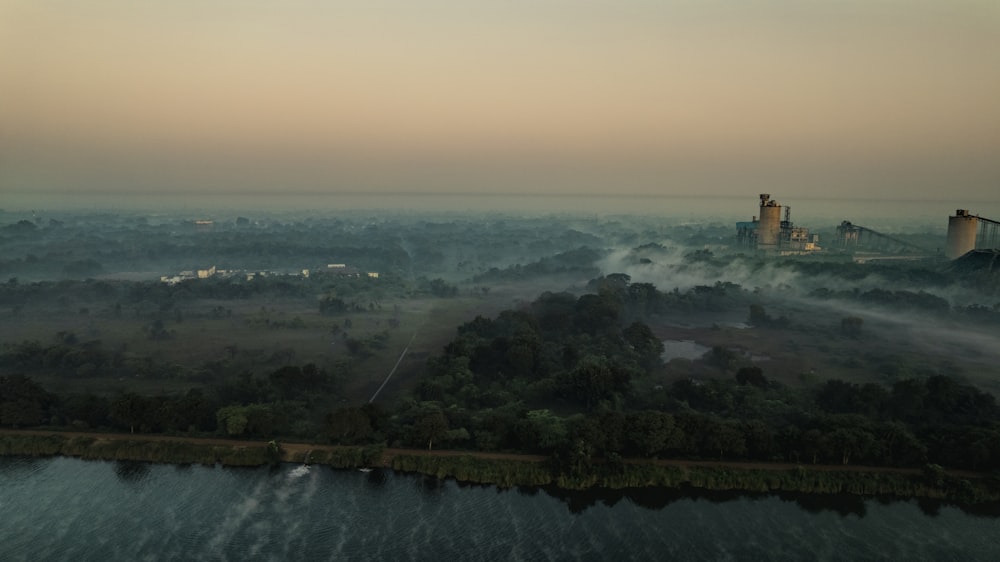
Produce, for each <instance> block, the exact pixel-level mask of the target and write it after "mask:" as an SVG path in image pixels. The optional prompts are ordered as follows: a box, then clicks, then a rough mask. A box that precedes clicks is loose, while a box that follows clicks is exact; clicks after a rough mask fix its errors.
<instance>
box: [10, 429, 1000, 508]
mask: <svg viewBox="0 0 1000 562" xmlns="http://www.w3.org/2000/svg"><path fill="white" fill-rule="evenodd" d="M0 455H26V456H56V455H64V456H72V457H78V458H82V459H94V460H130V461H146V462H161V463H179V464H187V463H191V464H193V463H198V464H206V465H214V464H221V465H224V466H262V465H267V464H273V463H276V462H282V461H284V462H309V463H310V464H320V465H329V466H332V467H335V468H355V467H370V466H388V467H391V468H392V469H394V470H397V471H400V472H411V473H419V474H426V475H430V476H434V477H437V478H455V479H456V480H460V481H463V482H474V483H479V484H494V485H497V486H500V487H512V486H547V485H551V486H557V487H559V488H564V489H569V490H583V489H587V488H592V487H602V488H610V489H622V488H642V487H663V488H678V487H684V486H689V487H693V488H700V489H706V490H739V491H747V492H802V493H813V494H855V495H865V496H876V495H877V496H894V497H901V498H903V497H923V498H934V499H943V500H949V501H959V502H967V503H976V502H987V501H1000V479H998V478H997V477H995V476H985V477H981V478H965V477H961V476H956V475H953V474H948V473H946V472H945V471H943V470H940V469H938V468H934V467H931V468H928V469H925V470H924V471H922V472H920V471H909V472H907V471H900V470H891V469H878V468H870V469H857V468H854V469H853V470H846V469H845V470H837V469H836V468H831V467H808V466H797V467H792V468H789V467H787V466H780V467H767V466H759V467H756V466H755V467H748V466H747V465H735V464H733V465H726V464H724V463H718V464H716V463H712V464H708V463H696V462H691V463H685V462H684V461H663V462H659V463H657V462H652V461H632V462H623V463H615V464H610V463H609V464H595V465H593V466H592V467H590V469H589V470H588V471H586V472H585V473H582V474H579V475H566V474H562V473H560V472H559V471H557V470H554V469H553V467H552V466H551V464H550V463H549V462H547V461H545V460H543V459H541V458H539V457H528V456H524V457H519V456H517V455H490V454H455V453H450V452H443V451H435V452H434V453H431V452H424V451H401V450H390V449H384V448H383V447H382V446H378V445H376V446H367V447H333V446H317V445H305V444H281V445H278V444H276V443H273V442H271V443H263V442H261V443H249V442H226V441H225V440H213V439H182V438H155V439H154V438H148V437H137V436H131V435H107V436H94V435H91V434H88V435H74V434H55V433H38V434H32V432H16V433H15V432H5V433H4V434H0Z"/></svg>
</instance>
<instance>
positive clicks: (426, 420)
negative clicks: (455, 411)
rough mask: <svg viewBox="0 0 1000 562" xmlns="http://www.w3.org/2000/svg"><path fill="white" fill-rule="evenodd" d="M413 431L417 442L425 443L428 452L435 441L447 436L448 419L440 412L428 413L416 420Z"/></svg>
mask: <svg viewBox="0 0 1000 562" xmlns="http://www.w3.org/2000/svg"><path fill="white" fill-rule="evenodd" d="M413 429H414V431H415V432H416V438H417V439H418V440H420V441H427V450H428V451H430V450H431V448H432V447H433V445H434V441H435V440H438V439H444V438H445V437H446V436H447V435H448V419H447V418H445V417H444V414H443V413H441V412H440V411H436V412H430V413H428V414H425V415H424V416H422V417H421V418H420V419H419V420H417V423H416V425H415V426H414V428H413Z"/></svg>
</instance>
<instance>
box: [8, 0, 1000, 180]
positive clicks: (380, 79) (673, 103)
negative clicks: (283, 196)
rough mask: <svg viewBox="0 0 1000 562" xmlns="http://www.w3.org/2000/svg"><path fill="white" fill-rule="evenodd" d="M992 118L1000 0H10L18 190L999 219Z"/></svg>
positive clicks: (999, 86) (11, 150)
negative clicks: (589, 197)
mask: <svg viewBox="0 0 1000 562" xmlns="http://www.w3.org/2000/svg"><path fill="white" fill-rule="evenodd" d="M998 100H1000V3H997V2H995V1H992V0H990V1H975V0H940V1H930V0H889V1H886V0H883V1H880V0H866V1H860V0H838V1H820V0H816V1H811V2H804V1H801V0H772V1H759V0H744V1H715V2H712V1H693V0H691V1H669V0H663V1H652V0H648V1H640V0H617V1H611V0H607V1H603V0H572V1H571V0H534V1H528V0H509V1H499V0H497V1H492V2H475V1H472V0H466V1H464V2H444V1H439V0H429V1H421V2H413V1H404V0H383V1H367V2H330V1H319V0H311V1H304V0H299V1H295V0H292V1H287V2H274V1H263V0H227V1H223V0H173V1H170V2H165V1H139V0H108V1H93V0H91V1H83V0H80V1H68V0H63V1H56V0H0V192H2V191H3V190H16V191H30V190H42V191H44V190H74V191H81V192H85V191H87V190H101V191H116V190H120V191H122V192H138V193H142V192H148V191H151V190H161V189H167V190H178V191H193V190H198V189H211V190H255V191H261V190H263V191H268V190H281V189H297V190H309V191H375V192H378V191H385V192H420V191H434V192H441V191H447V192H451V191H454V192H470V193H475V192H493V193H496V192H510V193H521V192H530V191H548V192H554V193H559V192H566V193H569V192H572V193H609V192H610V193H615V192H623V193H643V194H646V193H649V194H659V193H662V194H674V193H677V194H692V193H698V194H705V193H717V194H731V193H742V192H745V191H755V190H756V189H757V188H758V187H761V188H763V187H768V186H772V187H771V189H770V190H772V191H778V192H784V193H795V194H801V195H807V196H808V195H832V193H831V190H836V191H839V192H843V193H844V194H846V195H850V196H865V195H868V196H873V195H877V196H879V197H883V198H885V197H892V196H896V195H899V196H909V197H928V198H934V197H937V196H939V195H941V192H946V193H947V194H948V195H955V194H960V195H962V196H964V197H967V198H979V199H989V200H992V199H997V198H1000V101H998Z"/></svg>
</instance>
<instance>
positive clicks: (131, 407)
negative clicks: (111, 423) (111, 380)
mask: <svg viewBox="0 0 1000 562" xmlns="http://www.w3.org/2000/svg"><path fill="white" fill-rule="evenodd" d="M147 406H148V404H147V401H146V399H145V398H143V397H142V396H139V395H138V394H135V393H134V392H128V393H125V394H122V395H121V396H119V397H118V399H117V400H115V401H114V402H112V403H111V419H113V420H115V421H117V422H118V423H120V424H122V425H127V426H128V430H129V433H135V426H136V425H140V424H141V423H142V421H143V419H144V417H145V415H146V412H147V409H148V408H147Z"/></svg>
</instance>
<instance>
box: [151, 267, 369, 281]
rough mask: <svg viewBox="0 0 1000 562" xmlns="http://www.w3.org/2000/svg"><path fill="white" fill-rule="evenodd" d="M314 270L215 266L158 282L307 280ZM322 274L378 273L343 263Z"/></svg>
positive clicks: (359, 275) (360, 275) (367, 274)
mask: <svg viewBox="0 0 1000 562" xmlns="http://www.w3.org/2000/svg"><path fill="white" fill-rule="evenodd" d="M315 271H316V270H315V269H313V270H310V269H299V270H288V269H286V270H270V269H264V270H247V269H219V268H217V267H216V266H214V265H213V266H212V267H208V268H205V269H189V270H185V271H181V272H180V273H178V274H176V275H161V276H160V282H161V283H166V284H167V285H176V284H178V283H180V282H182V281H192V280H195V279H209V278H213V277H216V278H220V279H228V278H233V277H245V278H246V280H247V281H252V280H253V279H256V278H257V277H304V278H306V279H308V278H309V275H310V273H311V272H315ZM320 271H322V272H323V273H325V274H327V275H336V276H338V277H362V276H365V277H370V278H372V279H378V277H379V272H377V271H364V272H362V271H361V270H359V269H358V268H356V267H351V266H348V265H347V264H345V263H329V264H326V267H325V268H322V269H320Z"/></svg>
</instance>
